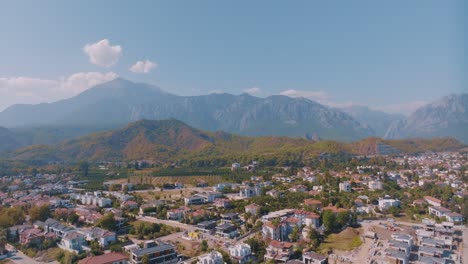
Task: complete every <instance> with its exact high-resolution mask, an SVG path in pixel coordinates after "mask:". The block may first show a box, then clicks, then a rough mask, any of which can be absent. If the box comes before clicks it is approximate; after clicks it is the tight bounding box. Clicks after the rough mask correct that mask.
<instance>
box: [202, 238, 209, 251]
mask: <svg viewBox="0 0 468 264" xmlns="http://www.w3.org/2000/svg"><path fill="white" fill-rule="evenodd" d="M200 250H201V251H203V252H206V251H208V242H207V241H206V240H202V242H201V248H200Z"/></svg>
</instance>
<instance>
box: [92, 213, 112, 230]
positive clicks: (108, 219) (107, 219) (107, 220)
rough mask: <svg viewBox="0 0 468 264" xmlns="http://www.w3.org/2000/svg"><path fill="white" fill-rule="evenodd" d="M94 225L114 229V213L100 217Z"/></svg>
mask: <svg viewBox="0 0 468 264" xmlns="http://www.w3.org/2000/svg"><path fill="white" fill-rule="evenodd" d="M96 226H98V227H100V228H104V229H107V230H110V231H114V230H115V229H116V221H115V219H114V213H108V214H106V215H105V216H103V217H101V219H99V220H98V222H97V223H96Z"/></svg>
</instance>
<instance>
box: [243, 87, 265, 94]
mask: <svg viewBox="0 0 468 264" xmlns="http://www.w3.org/2000/svg"><path fill="white" fill-rule="evenodd" d="M242 91H243V92H244V93H248V94H251V95H259V94H261V93H262V89H261V88H260V87H257V86H254V87H251V88H247V89H244V90H242Z"/></svg>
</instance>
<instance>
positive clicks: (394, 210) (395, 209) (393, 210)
mask: <svg viewBox="0 0 468 264" xmlns="http://www.w3.org/2000/svg"><path fill="white" fill-rule="evenodd" d="M388 212H389V213H390V214H392V215H393V216H398V215H399V214H400V212H401V209H400V208H398V207H396V206H390V207H389V208H388Z"/></svg>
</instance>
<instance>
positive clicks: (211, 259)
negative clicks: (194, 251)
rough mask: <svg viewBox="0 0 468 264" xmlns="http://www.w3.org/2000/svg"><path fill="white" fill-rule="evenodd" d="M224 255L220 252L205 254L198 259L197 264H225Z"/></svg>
mask: <svg viewBox="0 0 468 264" xmlns="http://www.w3.org/2000/svg"><path fill="white" fill-rule="evenodd" d="M223 263H224V261H223V255H221V253H219V252H218V251H215V250H213V251H211V252H210V253H208V254H204V255H201V256H199V257H198V262H197V264H223Z"/></svg>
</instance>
